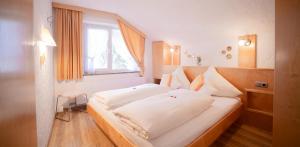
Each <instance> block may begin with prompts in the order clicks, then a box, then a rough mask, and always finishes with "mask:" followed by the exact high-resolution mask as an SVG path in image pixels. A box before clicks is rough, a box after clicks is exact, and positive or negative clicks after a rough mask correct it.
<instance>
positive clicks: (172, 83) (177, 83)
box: [170, 76, 183, 89]
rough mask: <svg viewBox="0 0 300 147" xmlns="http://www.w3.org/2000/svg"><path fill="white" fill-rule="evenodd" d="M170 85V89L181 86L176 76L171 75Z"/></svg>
mask: <svg viewBox="0 0 300 147" xmlns="http://www.w3.org/2000/svg"><path fill="white" fill-rule="evenodd" d="M170 87H171V88H172V89H179V88H183V87H182V84H181V83H180V81H179V80H178V78H177V77H176V76H172V80H171V85H170Z"/></svg>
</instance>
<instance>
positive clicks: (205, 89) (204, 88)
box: [197, 84, 217, 95]
mask: <svg viewBox="0 0 300 147" xmlns="http://www.w3.org/2000/svg"><path fill="white" fill-rule="evenodd" d="M197 92H200V93H206V94H208V95H213V94H214V93H215V92H217V89H216V88H214V87H212V86H210V85H208V84H204V85H203V86H202V87H201V88H200V89H199V90H198V91H197Z"/></svg>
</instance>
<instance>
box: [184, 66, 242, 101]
mask: <svg viewBox="0 0 300 147" xmlns="http://www.w3.org/2000/svg"><path fill="white" fill-rule="evenodd" d="M190 89H192V90H195V91H201V92H206V93H209V94H211V95H213V96H220V97H237V96H239V95H241V94H242V92H241V91H239V90H238V89H237V88H236V87H234V86H233V85H232V84H231V83H230V82H228V81H227V80H226V79H225V78H223V76H222V75H220V74H219V73H218V72H217V71H216V69H215V68H214V67H209V68H208V70H207V71H206V72H205V73H204V74H203V75H202V74H200V75H199V76H197V77H196V78H195V79H194V80H193V82H192V83H191V86H190Z"/></svg>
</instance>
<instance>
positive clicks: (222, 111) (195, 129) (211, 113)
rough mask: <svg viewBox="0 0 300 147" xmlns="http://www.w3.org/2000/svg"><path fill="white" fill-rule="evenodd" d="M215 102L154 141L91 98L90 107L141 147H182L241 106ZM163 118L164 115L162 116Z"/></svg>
mask: <svg viewBox="0 0 300 147" xmlns="http://www.w3.org/2000/svg"><path fill="white" fill-rule="evenodd" d="M214 99H215V101H214V102H213V104H212V106H211V107H210V108H209V109H207V110H206V111H204V112H203V113H201V114H200V115H198V116H197V117H195V118H193V119H192V120H190V121H188V122H186V123H184V124H183V125H181V126H179V127H177V128H175V129H172V130H170V131H169V132H167V133H165V134H162V135H160V136H159V137H157V138H154V139H152V140H145V139H143V138H141V137H139V136H137V135H136V134H134V133H133V132H131V131H130V130H128V128H127V127H125V126H123V125H122V124H121V123H120V122H119V120H118V119H117V117H115V116H114V114H113V113H112V112H111V111H108V110H106V109H105V106H104V105H103V104H101V103H99V102H98V101H97V100H95V98H93V97H92V98H90V100H89V105H90V106H91V107H92V108H93V109H94V110H95V111H96V112H97V113H98V114H99V115H101V116H102V117H103V118H104V119H106V120H107V121H109V122H110V124H111V125H112V126H113V127H115V128H116V129H118V130H119V131H120V132H121V133H122V134H124V135H125V136H126V137H127V138H128V139H129V140H131V141H132V142H134V144H136V145H138V146H141V147H153V146H154V147H166V146H172V147H182V146H186V145H188V144H190V143H191V142H192V141H194V140H195V139H196V138H197V137H199V136H200V135H201V134H202V133H204V132H205V131H206V130H207V129H209V128H210V127H211V126H213V125H214V124H215V123H217V122H218V121H219V120H220V119H221V118H223V117H224V116H225V115H226V114H228V113H229V112H231V111H232V110H234V109H235V108H237V107H238V106H240V104H241V102H240V99H239V98H226V97H214ZM162 117H163V114H162Z"/></svg>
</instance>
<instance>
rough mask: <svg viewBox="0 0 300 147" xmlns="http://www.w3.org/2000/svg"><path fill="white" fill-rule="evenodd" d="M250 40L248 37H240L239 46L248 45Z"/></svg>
mask: <svg viewBox="0 0 300 147" xmlns="http://www.w3.org/2000/svg"><path fill="white" fill-rule="evenodd" d="M250 45H251V40H250V39H241V40H239V46H250Z"/></svg>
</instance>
